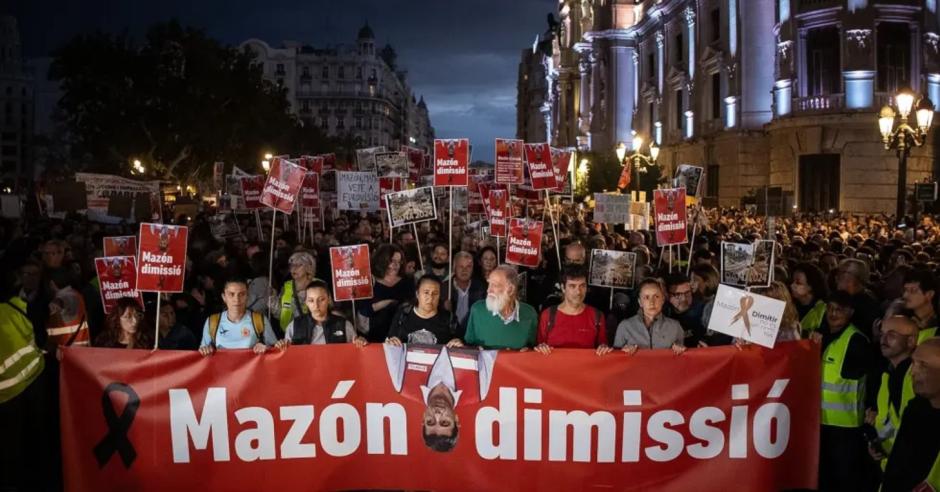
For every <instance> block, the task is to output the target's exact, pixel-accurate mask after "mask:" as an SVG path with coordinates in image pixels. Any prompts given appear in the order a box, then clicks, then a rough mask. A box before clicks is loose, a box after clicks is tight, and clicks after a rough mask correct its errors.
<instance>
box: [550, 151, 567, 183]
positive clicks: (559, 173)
mask: <svg viewBox="0 0 940 492" xmlns="http://www.w3.org/2000/svg"><path fill="white" fill-rule="evenodd" d="M570 163H571V151H570V150H567V149H556V148H554V147H552V169H553V170H554V172H555V189H554V190H552V191H555V192H557V193H562V192H563V191H565V183H566V182H567V181H568V174H569V173H568V165H569V164H570Z"/></svg>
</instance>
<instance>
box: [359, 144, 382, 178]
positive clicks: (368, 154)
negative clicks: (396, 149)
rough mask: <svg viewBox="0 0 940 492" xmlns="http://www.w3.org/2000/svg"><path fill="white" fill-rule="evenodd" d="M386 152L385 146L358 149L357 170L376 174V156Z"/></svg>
mask: <svg viewBox="0 0 940 492" xmlns="http://www.w3.org/2000/svg"><path fill="white" fill-rule="evenodd" d="M380 152H385V146H379V147H368V148H365V149H356V169H358V170H360V171H364V172H373V173H374V172H375V154H378V153H380Z"/></svg>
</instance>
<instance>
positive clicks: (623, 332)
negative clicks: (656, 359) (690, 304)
mask: <svg viewBox="0 0 940 492" xmlns="http://www.w3.org/2000/svg"><path fill="white" fill-rule="evenodd" d="M637 291H638V292H639V302H640V312H638V313H637V314H636V315H635V316H633V317H631V318H627V319H625V320H623V321H621V322H620V324H619V325H618V326H617V333H616V335H614V347H615V348H619V349H621V350H623V351H624V352H626V353H628V354H631V355H632V354H634V353H636V351H637V350H638V349H639V348H640V347H643V348H644V349H667V348H671V349H672V351H673V353H675V354H676V355H679V354H681V353H683V352H685V350H686V349H685V344H684V341H685V332H683V331H682V326H681V325H679V322H678V321H676V320H674V319H672V318H667V317H666V316H665V315H663V306H664V305H665V303H666V289H665V288H664V287H663V284H662V281H661V280H659V279H657V278H648V279H646V280H644V281H642V282H640V287H639V288H638V289H637Z"/></svg>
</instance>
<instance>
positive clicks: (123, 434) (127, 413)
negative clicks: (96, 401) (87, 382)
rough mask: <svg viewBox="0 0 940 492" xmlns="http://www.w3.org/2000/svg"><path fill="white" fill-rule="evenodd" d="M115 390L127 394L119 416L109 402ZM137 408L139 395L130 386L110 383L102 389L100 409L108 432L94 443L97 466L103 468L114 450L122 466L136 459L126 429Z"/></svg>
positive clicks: (127, 429)
mask: <svg viewBox="0 0 940 492" xmlns="http://www.w3.org/2000/svg"><path fill="white" fill-rule="evenodd" d="M115 391H117V392H121V393H124V394H126V395H127V405H125V406H124V412H123V413H121V415H120V416H118V415H117V413H116V412H115V411H114V404H113V403H112V402H111V393H113V392H115ZM139 408H140V396H138V395H137V392H136V391H134V389H133V388H131V387H130V386H128V385H126V384H124V383H111V384H109V385H108V386H107V387H106V388H105V389H104V393H102V395H101V409H102V410H103V412H104V421H105V423H107V424H108V434H107V435H106V436H104V439H102V440H101V442H99V443H98V444H97V445H95V449H94V452H95V458H97V459H98V467H99V468H103V467H104V465H106V464H107V463H108V461H110V460H111V456H112V455H113V454H114V453H115V452H117V453H118V454H120V455H121V461H123V462H124V468H130V467H131V464H132V463H133V462H134V460H135V459H137V451H135V450H134V445H133V444H131V441H130V440H129V439H128V438H127V431H129V430H130V428H131V424H133V423H134V417H135V416H136V415H137V409H139Z"/></svg>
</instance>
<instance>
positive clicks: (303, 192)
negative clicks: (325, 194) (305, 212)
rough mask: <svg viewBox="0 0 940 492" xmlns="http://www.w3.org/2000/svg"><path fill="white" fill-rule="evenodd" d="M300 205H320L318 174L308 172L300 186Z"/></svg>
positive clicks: (310, 206)
mask: <svg viewBox="0 0 940 492" xmlns="http://www.w3.org/2000/svg"><path fill="white" fill-rule="evenodd" d="M300 206H301V207H309V208H316V207H319V206H320V175H319V174H317V173H315V172H308V173H307V174H305V175H304V182H303V184H302V185H301V186H300Z"/></svg>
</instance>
